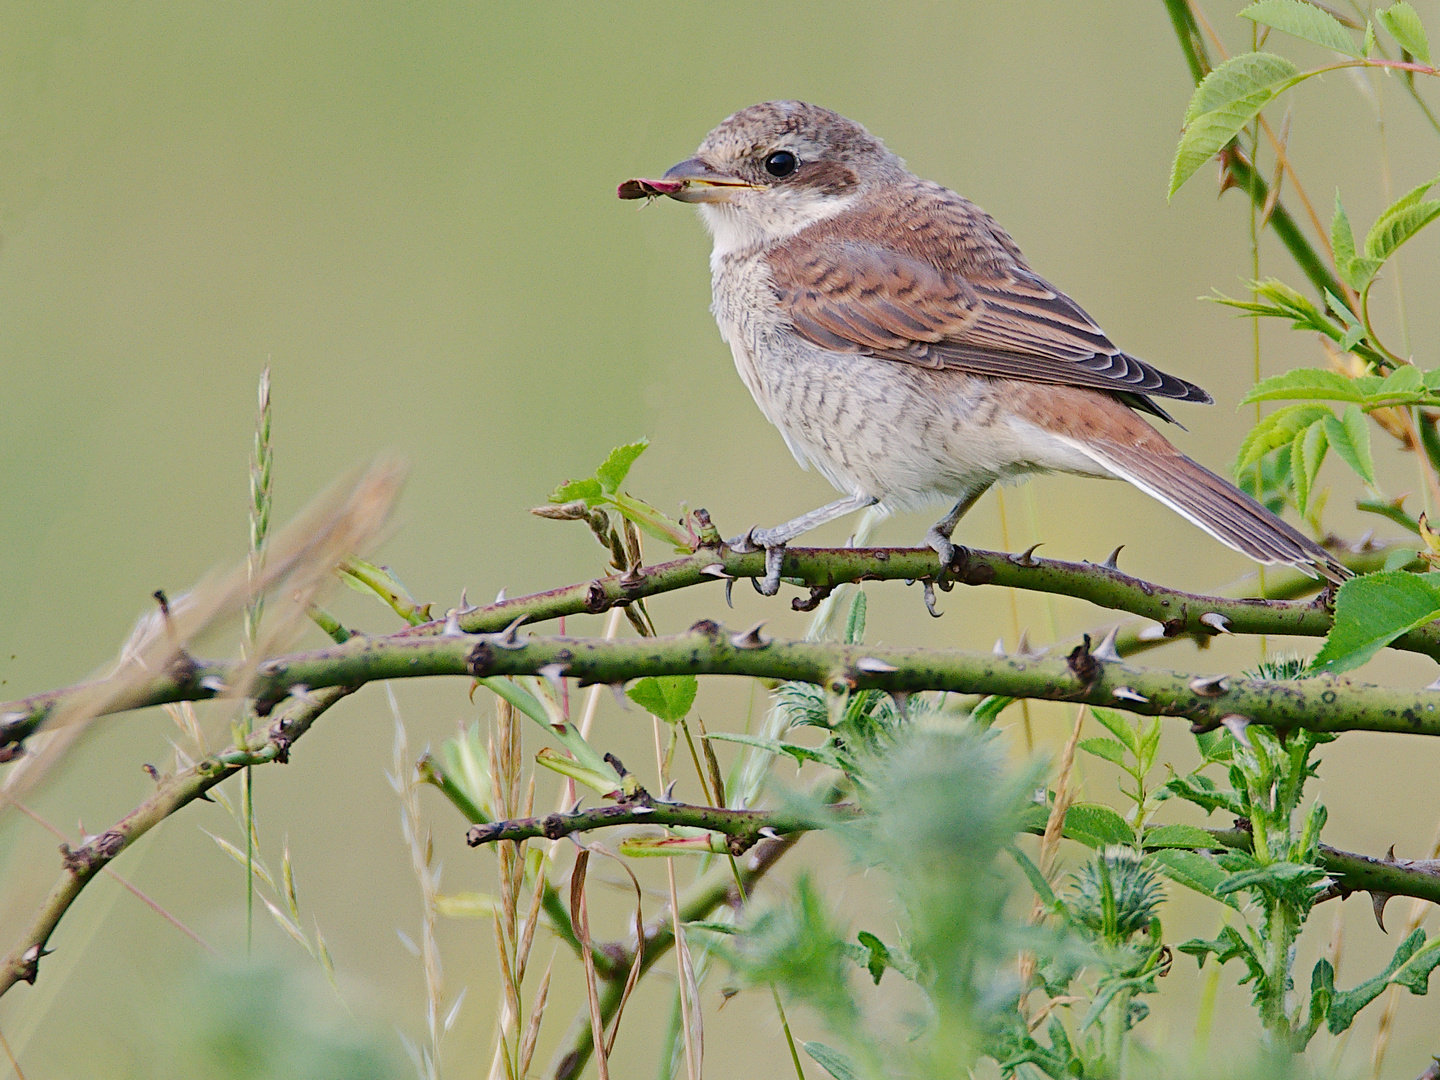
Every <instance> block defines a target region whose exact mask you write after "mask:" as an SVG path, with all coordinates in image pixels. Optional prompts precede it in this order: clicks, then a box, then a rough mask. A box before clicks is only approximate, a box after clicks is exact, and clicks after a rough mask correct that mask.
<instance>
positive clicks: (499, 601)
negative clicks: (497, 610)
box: [460, 587, 505, 604]
mask: <svg viewBox="0 0 1440 1080" xmlns="http://www.w3.org/2000/svg"><path fill="white" fill-rule="evenodd" d="M460 599H461V600H464V599H465V594H464V593H463V592H462V593H461V594H460ZM495 602H496V603H497V604H503V603H504V602H505V590H504V588H503V587H502V588H501V590H500V591H499V592H497V593H496V594H495Z"/></svg>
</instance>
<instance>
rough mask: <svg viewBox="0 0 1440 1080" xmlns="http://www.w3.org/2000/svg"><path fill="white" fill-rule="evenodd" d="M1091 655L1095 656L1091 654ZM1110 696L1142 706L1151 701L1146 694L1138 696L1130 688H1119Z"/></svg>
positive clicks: (1112, 691)
mask: <svg viewBox="0 0 1440 1080" xmlns="http://www.w3.org/2000/svg"><path fill="white" fill-rule="evenodd" d="M1090 655H1091V656H1094V655H1095V654H1094V653H1091V654H1090ZM1110 696H1111V697H1115V698H1119V699H1120V700H1122V701H1138V702H1140V703H1141V704H1147V703H1148V702H1149V701H1150V699H1149V698H1148V697H1146V696H1145V695H1144V694H1138V693H1136V692H1135V691H1134V690H1131V689H1130V687H1128V686H1117V687H1116V688H1115V689H1114V690H1111V691H1110Z"/></svg>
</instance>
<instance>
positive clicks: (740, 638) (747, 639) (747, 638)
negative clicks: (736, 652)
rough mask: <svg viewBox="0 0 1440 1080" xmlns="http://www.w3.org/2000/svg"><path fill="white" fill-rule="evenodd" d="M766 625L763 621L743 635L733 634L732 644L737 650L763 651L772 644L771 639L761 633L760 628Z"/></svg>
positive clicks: (731, 636) (731, 637)
mask: <svg viewBox="0 0 1440 1080" xmlns="http://www.w3.org/2000/svg"><path fill="white" fill-rule="evenodd" d="M764 625H765V620H764V619H761V620H760V621H759V622H757V623H756V624H755V625H754V626H752V627H750V629H749V630H746V631H745V632H744V633H743V634H731V635H730V644H731V645H733V646H735V648H737V649H763V648H765V646H766V645H769V644H770V639H769V638H767V637H765V636H763V635H762V634H761V633H760V628H761V627H762V626H764Z"/></svg>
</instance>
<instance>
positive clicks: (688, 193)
mask: <svg viewBox="0 0 1440 1080" xmlns="http://www.w3.org/2000/svg"><path fill="white" fill-rule="evenodd" d="M754 186H755V185H754V184H751V183H748V182H747V181H744V180H741V179H740V178H739V177H737V176H729V175H726V174H725V173H720V172H716V171H715V170H714V169H712V168H710V166H709V165H706V164H705V163H704V162H703V161H701V160H700V159H699V158H693V157H692V158H686V159H685V160H684V161H682V162H680V164H678V165H674V166H672V167H671V168H670V169H668V170H667V171H666V173H665V175H664V176H663V177H661V178H660V179H659V180H645V179H640V178H637V179H634V180H626V181H625V182H624V183H623V184H621V185H620V187H619V188H618V189H617V190H616V192H615V194H616V195H618V196H619V197H620V198H622V199H654V198H657V197H659V196H661V195H667V196H669V197H670V198H672V199H674V200H676V201H677V202H685V203H716V202H729V201H730V189H734V188H751V187H754Z"/></svg>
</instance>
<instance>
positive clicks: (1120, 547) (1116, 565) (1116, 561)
mask: <svg viewBox="0 0 1440 1080" xmlns="http://www.w3.org/2000/svg"><path fill="white" fill-rule="evenodd" d="M1124 550H1125V545H1124V544H1117V545H1116V546H1115V550H1114V551H1112V552H1110V557H1109V558H1108V559H1106V560H1105V565H1106V566H1107V567H1109V568H1110V569H1111V570H1119V569H1120V552H1122V551H1124Z"/></svg>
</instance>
